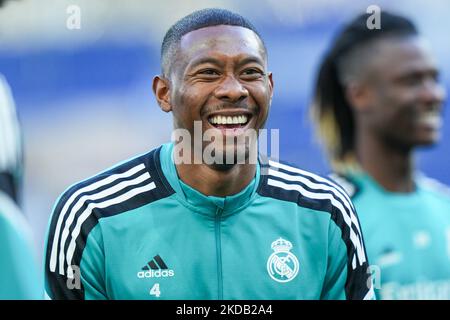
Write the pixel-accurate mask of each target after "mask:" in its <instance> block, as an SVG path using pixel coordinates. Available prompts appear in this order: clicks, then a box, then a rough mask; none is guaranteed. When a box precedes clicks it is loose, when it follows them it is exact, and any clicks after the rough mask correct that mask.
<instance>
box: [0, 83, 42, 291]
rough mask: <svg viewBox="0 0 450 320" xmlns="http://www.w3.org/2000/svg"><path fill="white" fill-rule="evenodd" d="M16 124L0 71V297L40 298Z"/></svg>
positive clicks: (7, 90)
mask: <svg viewBox="0 0 450 320" xmlns="http://www.w3.org/2000/svg"><path fill="white" fill-rule="evenodd" d="M21 145H22V144H21V135H20V130H19V124H18V121H17V117H16V110H15V107H14V103H13V100H12V96H11V92H10V89H9V87H8V85H7V83H6V81H5V80H4V78H3V77H2V76H1V75H0V299H41V298H42V297H43V292H44V291H43V289H42V288H41V287H40V284H41V281H39V279H40V277H39V273H38V272H37V266H36V255H35V252H34V249H33V244H32V237H31V231H30V229H29V227H28V224H27V222H26V220H25V217H24V215H23V214H22V213H21V212H20V209H19V207H18V198H19V195H18V193H19V186H20V180H21V176H22V163H23V162H22V147H21Z"/></svg>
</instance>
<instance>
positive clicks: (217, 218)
mask: <svg viewBox="0 0 450 320" xmlns="http://www.w3.org/2000/svg"><path fill="white" fill-rule="evenodd" d="M222 211H223V210H222V209H220V208H217V210H216V216H215V228H214V229H215V232H216V254H217V284H218V291H219V292H218V300H223V279H222V243H221V231H220V222H221V218H222Z"/></svg>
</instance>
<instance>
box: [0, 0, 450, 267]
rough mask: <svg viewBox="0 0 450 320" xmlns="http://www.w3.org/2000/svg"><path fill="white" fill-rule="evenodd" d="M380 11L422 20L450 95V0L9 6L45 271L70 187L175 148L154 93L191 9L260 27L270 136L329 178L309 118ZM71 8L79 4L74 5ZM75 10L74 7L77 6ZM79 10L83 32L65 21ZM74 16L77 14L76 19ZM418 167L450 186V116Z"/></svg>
mask: <svg viewBox="0 0 450 320" xmlns="http://www.w3.org/2000/svg"><path fill="white" fill-rule="evenodd" d="M372 4H376V5H378V6H379V7H380V8H381V9H382V10H391V11H394V12H396V13H401V14H404V15H407V16H409V17H411V18H413V19H414V20H415V21H416V23H417V25H418V26H419V27H420V29H421V31H422V33H423V35H425V36H426V37H427V38H428V40H429V41H430V42H431V45H432V47H433V49H434V52H435V54H436V56H437V57H438V60H439V63H440V66H441V68H442V78H441V79H442V82H443V83H444V85H445V86H446V88H447V90H448V91H449V89H450V38H449V36H448V30H450V19H449V17H450V2H449V1H448V0H398V1H382V0H379V1H374V0H371V1H364V0H333V1H329V0H303V1H300V0H245V1H244V0H239V1H238V0H195V1H193V0H192V1H188V0H164V1H159V0H158V1H157V0H133V1H119V0H109V1H101V0H70V1H66V0H17V1H15V0H11V1H8V2H6V3H5V4H4V6H3V8H2V9H0V74H3V76H4V77H5V78H6V80H7V81H8V83H9V85H10V87H11V90H12V94H13V97H14V99H15V102H16V106H17V109H18V113H19V117H20V120H21V123H22V128H23V133H24V143H25V180H24V188H23V193H22V194H23V195H22V204H23V208H24V212H25V215H26V216H27V218H28V220H29V221H30V224H31V226H32V228H33V231H34V237H35V244H36V250H37V252H38V253H39V259H40V262H41V265H42V255H43V249H44V238H45V232H46V228H47V222H48V219H49V216H50V213H51V211H52V207H53V204H54V203H55V201H56V199H57V197H58V196H59V194H61V192H63V191H64V190H65V189H66V188H67V187H68V186H69V185H71V184H73V183H74V182H77V181H79V180H81V179H85V178H87V177H89V176H91V175H94V174H95V173H97V172H98V171H100V170H103V169H105V168H107V167H109V166H112V165H114V164H115V163H117V162H119V161H121V160H124V159H127V158H130V157H133V156H134V155H137V154H141V153H144V152H146V151H148V150H150V149H152V148H154V147H156V146H158V145H159V144H161V143H163V142H167V141H169V140H170V134H171V128H172V122H171V116H170V115H168V114H165V113H163V112H162V111H160V109H159V107H158V106H157V104H156V102H155V99H154V97H153V93H152V90H151V82H152V78H153V76H154V75H156V74H158V73H159V70H160V67H159V66H160V64H159V50H160V43H161V41H162V38H163V36H164V33H165V32H166V30H167V29H168V28H169V27H170V26H171V25H172V24H173V23H174V22H175V21H176V20H178V19H179V18H181V17H183V16H184V15H186V14H189V13H190V12H192V11H193V10H196V9H202V8H207V7H220V8H226V9H230V10H233V11H236V12H238V13H241V14H243V15H244V16H246V17H248V18H249V19H250V20H251V21H253V22H254V24H255V25H256V27H257V28H258V29H259V31H260V33H261V34H262V36H263V37H264V39H265V42H266V45H267V47H268V51H269V68H270V70H271V71H272V72H273V75H274V82H275V93H274V99H273V104H272V110H271V113H270V116H269V121H268V125H267V127H268V128H274V129H279V130H280V131H279V133H280V158H281V159H283V160H286V161H289V162H291V163H294V164H296V165H298V166H300V167H302V168H305V169H307V170H311V171H314V172H318V173H322V174H325V173H327V172H328V170H329V167H328V165H327V161H326V160H325V156H324V153H323V151H322V149H321V147H320V145H319V144H318V143H317V140H316V139H315V138H314V132H313V130H312V127H311V124H310V123H309V117H308V112H307V108H306V107H307V105H308V103H309V101H310V96H311V88H312V85H313V81H314V78H315V76H314V74H315V71H316V68H317V63H318V61H319V59H320V57H321V56H322V54H323V52H324V50H325V49H326V47H327V44H328V43H329V41H330V39H331V37H332V36H333V34H334V32H336V30H337V28H339V26H340V25H341V24H342V23H344V22H345V21H347V20H349V19H351V18H352V17H353V16H354V15H356V14H358V13H361V12H365V11H366V9H367V7H368V6H369V5H372ZM71 6H72V7H71ZM73 6H76V7H73ZM78 9H79V13H80V16H81V20H80V28H79V29H77V28H75V29H70V28H68V27H67V22H68V21H67V20H68V19H70V17H71V16H72V15H73V13H74V12H76V10H78ZM73 10H75V11H73ZM444 113H445V124H446V125H445V126H444V131H443V138H442V141H441V143H439V144H438V145H437V146H434V147H432V148H428V149H426V150H421V151H420V152H419V154H418V157H417V162H418V164H419V168H420V170H422V171H423V172H425V173H426V174H428V175H429V176H431V177H433V178H436V179H438V180H440V181H441V182H443V183H446V184H450V170H449V164H450V140H449V139H448V137H449V134H450V126H449V125H448V123H449V122H450V116H449V114H448V112H445V110H444Z"/></svg>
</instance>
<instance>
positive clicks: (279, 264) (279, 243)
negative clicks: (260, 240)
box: [267, 238, 299, 282]
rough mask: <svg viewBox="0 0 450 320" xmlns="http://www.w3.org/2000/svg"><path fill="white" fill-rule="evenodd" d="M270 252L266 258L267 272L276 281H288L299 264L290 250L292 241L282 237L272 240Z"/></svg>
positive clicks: (295, 274) (296, 270) (294, 274)
mask: <svg viewBox="0 0 450 320" xmlns="http://www.w3.org/2000/svg"><path fill="white" fill-rule="evenodd" d="M271 247H272V250H273V251H274V253H272V254H271V255H270V257H269V260H267V272H268V273H269V276H270V277H271V278H272V279H273V280H275V281H277V282H289V281H291V280H292V279H294V278H295V277H296V276H297V273H298V269H299V265H298V259H297V257H296V256H295V255H294V254H292V252H290V250H291V249H292V243H291V242H290V241H288V240H285V239H283V238H279V239H277V240H275V241H274V242H272V246H271Z"/></svg>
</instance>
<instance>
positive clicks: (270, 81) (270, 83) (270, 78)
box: [267, 72, 273, 103]
mask: <svg viewBox="0 0 450 320" xmlns="http://www.w3.org/2000/svg"><path fill="white" fill-rule="evenodd" d="M267 77H268V79H269V90H270V102H271V103H272V97H273V78H272V72H269V73H268V76H267Z"/></svg>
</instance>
